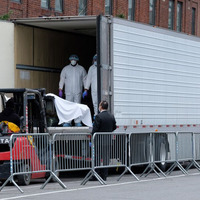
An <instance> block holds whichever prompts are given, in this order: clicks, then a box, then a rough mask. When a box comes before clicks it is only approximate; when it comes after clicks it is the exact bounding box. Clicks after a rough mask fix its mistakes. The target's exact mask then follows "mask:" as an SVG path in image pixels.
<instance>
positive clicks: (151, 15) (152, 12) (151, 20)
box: [149, 0, 156, 25]
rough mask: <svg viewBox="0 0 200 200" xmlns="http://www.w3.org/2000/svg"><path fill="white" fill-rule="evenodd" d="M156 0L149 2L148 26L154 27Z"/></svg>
mask: <svg viewBox="0 0 200 200" xmlns="http://www.w3.org/2000/svg"><path fill="white" fill-rule="evenodd" d="M155 18H156V0H149V24H151V25H155Z"/></svg>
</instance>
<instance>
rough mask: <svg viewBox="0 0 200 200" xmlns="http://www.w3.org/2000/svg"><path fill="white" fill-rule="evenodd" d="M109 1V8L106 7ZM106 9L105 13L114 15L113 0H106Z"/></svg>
mask: <svg viewBox="0 0 200 200" xmlns="http://www.w3.org/2000/svg"><path fill="white" fill-rule="evenodd" d="M107 1H109V6H107V7H108V10H107V9H106V8H107V7H106V5H107V4H106V2H107ZM104 9H105V15H112V0H105V6H104Z"/></svg>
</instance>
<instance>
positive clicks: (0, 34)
mask: <svg viewBox="0 0 200 200" xmlns="http://www.w3.org/2000/svg"><path fill="white" fill-rule="evenodd" d="M14 69H15V68H14V24H13V23H11V22H7V21H0V88H13V87H14V81H15V80H14V78H15V75H14Z"/></svg>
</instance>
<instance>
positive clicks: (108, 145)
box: [81, 132, 127, 185]
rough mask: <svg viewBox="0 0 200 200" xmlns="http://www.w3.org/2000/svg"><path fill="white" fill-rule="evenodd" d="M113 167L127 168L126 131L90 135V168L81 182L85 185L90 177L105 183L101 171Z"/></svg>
mask: <svg viewBox="0 0 200 200" xmlns="http://www.w3.org/2000/svg"><path fill="white" fill-rule="evenodd" d="M113 167H117V168H118V167H125V168H127V136H126V133H116V132H105V133H100V132H98V133H95V134H94V135H93V137H92V168H91V170H90V171H89V173H88V174H87V175H86V177H85V178H84V180H83V181H82V183H81V184H82V185H85V184H86V183H87V182H88V180H89V179H90V178H91V177H95V178H96V179H97V180H98V181H99V182H100V183H101V184H106V183H105V181H104V180H103V177H102V174H101V173H102V172H101V171H102V170H105V169H108V168H113ZM104 173H105V172H104Z"/></svg>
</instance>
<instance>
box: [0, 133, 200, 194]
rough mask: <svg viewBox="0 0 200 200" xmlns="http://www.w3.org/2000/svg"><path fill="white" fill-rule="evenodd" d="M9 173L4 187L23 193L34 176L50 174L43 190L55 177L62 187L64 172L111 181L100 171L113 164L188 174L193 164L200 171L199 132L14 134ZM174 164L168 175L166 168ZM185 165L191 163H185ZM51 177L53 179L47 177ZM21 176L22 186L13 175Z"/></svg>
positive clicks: (19, 178)
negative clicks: (59, 176)
mask: <svg viewBox="0 0 200 200" xmlns="http://www.w3.org/2000/svg"><path fill="white" fill-rule="evenodd" d="M9 145H10V152H9V157H10V176H9V177H8V179H7V180H6V181H5V183H4V184H3V185H2V186H1V188H0V191H1V190H2V189H3V187H4V186H5V185H6V184H7V183H8V182H9V181H10V182H12V183H13V184H14V185H15V186H16V187H17V188H18V189H19V191H20V192H23V191H22V190H21V188H20V187H19V186H18V184H24V185H26V184H28V183H29V181H30V178H34V175H35V176H37V177H38V178H39V177H43V178H44V177H46V178H48V179H47V180H46V182H45V183H44V184H43V186H42V187H41V188H44V187H45V186H46V184H47V183H48V182H49V181H50V180H51V179H52V178H53V179H54V180H56V181H57V182H58V183H59V184H60V185H61V186H62V187H63V188H66V186H65V185H64V183H63V182H62V181H61V180H60V179H59V178H58V176H57V175H58V174H59V172H67V171H76V170H81V171H82V170H89V173H88V174H87V175H86V177H85V178H84V179H83V181H82V183H81V184H82V185H85V184H86V183H87V182H88V181H89V179H90V178H91V177H95V178H96V179H97V180H98V181H99V182H100V183H101V184H106V182H105V180H104V178H103V177H102V174H101V171H102V170H103V169H108V168H119V167H122V168H124V171H123V173H122V174H121V175H120V176H119V177H118V179H117V180H120V179H121V178H122V176H123V175H124V174H125V173H126V172H130V173H131V174H132V175H133V176H134V178H135V179H136V180H139V178H138V177H137V176H136V175H135V174H134V173H133V168H134V167H135V166H141V165H143V166H146V168H145V170H144V171H143V173H142V175H141V176H143V175H145V176H148V175H149V174H150V173H151V172H154V173H155V174H156V175H157V176H158V177H160V174H162V175H163V176H164V177H166V176H167V175H170V174H171V173H172V172H173V171H174V170H175V169H176V168H179V169H180V171H181V172H182V173H183V174H188V170H189V169H190V168H191V167H192V166H194V167H196V168H197V170H199V171H200V165H199V164H198V161H200V133H194V132H150V133H143V132H142V133H131V132H129V133H128V134H127V133H126V132H125V131H124V132H123V131H122V132H105V133H100V132H99V133H95V134H94V135H93V136H92V135H91V134H90V133H55V134H54V135H53V137H50V135H49V134H47V133H46V134H39V133H38V134H36V133H34V134H13V135H11V136H10V142H9ZM166 163H167V164H170V165H171V166H170V167H169V169H168V170H167V171H166V172H165V173H164V172H163V171H164V170H163V166H166V165H165V164H166ZM185 163H187V166H186V167H185ZM47 175H48V177H47ZM15 176H17V178H18V184H17V183H16V182H15V180H14V177H15Z"/></svg>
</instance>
